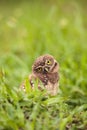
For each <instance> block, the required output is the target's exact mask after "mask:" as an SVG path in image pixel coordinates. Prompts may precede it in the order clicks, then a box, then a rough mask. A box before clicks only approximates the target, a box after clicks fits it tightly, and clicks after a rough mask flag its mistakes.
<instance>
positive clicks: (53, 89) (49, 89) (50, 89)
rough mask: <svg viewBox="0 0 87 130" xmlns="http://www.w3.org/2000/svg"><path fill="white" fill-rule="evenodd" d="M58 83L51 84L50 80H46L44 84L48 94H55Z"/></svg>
mask: <svg viewBox="0 0 87 130" xmlns="http://www.w3.org/2000/svg"><path fill="white" fill-rule="evenodd" d="M58 86H59V85H58V83H56V84H54V85H53V84H52V83H50V82H48V84H47V85H46V86H45V88H46V90H47V93H48V94H50V95H51V96H55V95H57V93H58Z"/></svg>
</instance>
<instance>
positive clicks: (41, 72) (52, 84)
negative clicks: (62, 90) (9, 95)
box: [21, 54, 59, 95]
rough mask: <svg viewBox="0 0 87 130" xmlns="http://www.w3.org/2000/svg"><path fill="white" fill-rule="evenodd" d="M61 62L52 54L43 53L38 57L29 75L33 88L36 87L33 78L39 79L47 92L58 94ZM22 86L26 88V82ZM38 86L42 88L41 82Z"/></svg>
mask: <svg viewBox="0 0 87 130" xmlns="http://www.w3.org/2000/svg"><path fill="white" fill-rule="evenodd" d="M58 71H59V64H58V62H57V61H56V60H55V59H54V57H53V56H51V55H48V54H46V55H43V56H40V57H39V58H37V59H36V60H35V62H34V64H33V66H32V74H31V75H30V76H29V82H30V84H31V87H32V89H34V82H33V79H37V78H38V79H39V80H40V81H41V82H42V84H43V86H44V88H46V90H47V93H49V94H51V95H56V94H57V92H58V86H59V72H58ZM21 88H22V89H23V90H25V83H23V84H22V85H21ZM38 88H39V89H41V87H40V83H38Z"/></svg>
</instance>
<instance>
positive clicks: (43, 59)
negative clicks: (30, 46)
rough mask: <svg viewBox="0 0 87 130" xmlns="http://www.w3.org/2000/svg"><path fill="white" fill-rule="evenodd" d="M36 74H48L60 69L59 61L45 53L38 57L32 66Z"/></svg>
mask: <svg viewBox="0 0 87 130" xmlns="http://www.w3.org/2000/svg"><path fill="white" fill-rule="evenodd" d="M32 69H33V73H34V74H35V75H46V74H49V73H54V72H57V71H58V63H57V61H56V60H55V59H54V57H53V56H51V55H43V56H40V57H39V58H37V59H36V61H35V62H34V65H33V67H32Z"/></svg>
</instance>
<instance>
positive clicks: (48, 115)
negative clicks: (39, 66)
mask: <svg viewBox="0 0 87 130" xmlns="http://www.w3.org/2000/svg"><path fill="white" fill-rule="evenodd" d="M86 3H87V2H86V1H85V0H83V1H80V0H79V1H78V0H77V1H75V0H71V1H69V0H62V1H57V0H55V1H52V0H48V1H40V0H37V1H35V0H33V1H27V0H25V1H23V0H22V1H13V0H12V1H11V0H8V1H6V0H3V1H0V130H86V129H87V43H86V42H87V4H86ZM42 54H51V55H53V56H54V57H55V58H56V59H57V61H58V62H59V64H60V87H59V93H58V95H57V96H54V97H52V96H47V95H46V92H40V91H38V90H37V87H36V88H35V91H32V90H31V88H30V86H29V84H28V81H27V77H28V75H29V74H30V73H31V70H32V64H33V62H34V60H35V59H36V57H38V56H40V55H42ZM24 79H26V88H27V92H26V94H25V93H24V92H22V91H20V90H19V86H20V84H21V82H22V81H23V80H24ZM36 86H37V83H36Z"/></svg>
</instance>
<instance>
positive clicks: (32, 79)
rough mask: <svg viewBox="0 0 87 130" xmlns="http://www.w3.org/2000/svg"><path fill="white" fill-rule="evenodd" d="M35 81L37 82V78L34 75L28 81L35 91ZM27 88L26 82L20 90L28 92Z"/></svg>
mask: <svg viewBox="0 0 87 130" xmlns="http://www.w3.org/2000/svg"><path fill="white" fill-rule="evenodd" d="M34 80H36V76H35V75H33V74H31V75H29V77H28V81H29V83H30V86H31V88H32V89H34ZM25 86H26V80H25V81H24V82H23V83H22V84H21V85H20V89H21V90H23V91H24V92H25V91H26V87H25Z"/></svg>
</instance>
